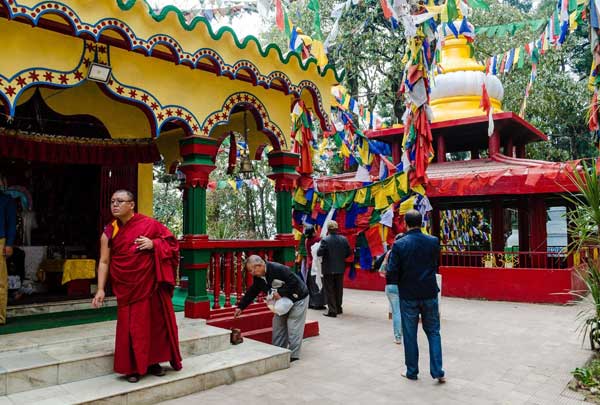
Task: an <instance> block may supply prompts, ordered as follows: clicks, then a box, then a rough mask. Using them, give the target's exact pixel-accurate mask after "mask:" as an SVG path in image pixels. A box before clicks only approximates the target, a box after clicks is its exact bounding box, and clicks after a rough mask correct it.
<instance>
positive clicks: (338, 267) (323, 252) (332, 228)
mask: <svg viewBox="0 0 600 405" xmlns="http://www.w3.org/2000/svg"><path fill="white" fill-rule="evenodd" d="M337 231H338V224H337V222H335V221H329V222H328V223H327V232H328V235H327V236H326V237H325V238H324V239H323V240H322V241H321V245H320V246H319V250H317V256H322V257H323V264H322V266H321V268H322V273H323V288H324V289H325V297H326V299H327V312H326V313H324V314H323V315H325V316H330V317H332V318H335V317H336V316H337V315H338V314H341V313H342V312H343V311H342V297H343V294H344V272H345V271H346V258H347V257H348V256H350V253H351V252H350V244H349V243H348V239H346V238H345V237H344V236H343V235H338V233H337Z"/></svg>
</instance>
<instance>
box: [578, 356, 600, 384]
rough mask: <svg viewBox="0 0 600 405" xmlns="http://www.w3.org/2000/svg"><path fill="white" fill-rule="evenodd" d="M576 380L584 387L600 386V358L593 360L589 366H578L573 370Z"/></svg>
mask: <svg viewBox="0 0 600 405" xmlns="http://www.w3.org/2000/svg"><path fill="white" fill-rule="evenodd" d="M572 374H573V377H575V380H577V382H578V383H579V384H580V385H581V386H583V387H584V388H588V389H589V388H592V387H599V386H600V359H594V360H592V361H591V362H590V363H589V364H588V365H587V366H585V367H582V368H579V367H578V368H576V369H575V370H574V371H573V372H572Z"/></svg>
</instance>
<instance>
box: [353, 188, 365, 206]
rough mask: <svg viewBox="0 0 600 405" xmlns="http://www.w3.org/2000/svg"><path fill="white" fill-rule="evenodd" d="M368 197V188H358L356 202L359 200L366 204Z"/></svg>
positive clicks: (355, 196) (360, 202)
mask: <svg viewBox="0 0 600 405" xmlns="http://www.w3.org/2000/svg"><path fill="white" fill-rule="evenodd" d="M366 199H367V189H366V188H359V189H358V190H356V194H355V195H354V201H355V202H357V203H359V204H364V203H365V200H366Z"/></svg>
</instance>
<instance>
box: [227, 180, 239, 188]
mask: <svg viewBox="0 0 600 405" xmlns="http://www.w3.org/2000/svg"><path fill="white" fill-rule="evenodd" d="M227 183H228V184H229V185H230V186H231V188H232V189H234V190H237V183H236V182H235V180H227Z"/></svg>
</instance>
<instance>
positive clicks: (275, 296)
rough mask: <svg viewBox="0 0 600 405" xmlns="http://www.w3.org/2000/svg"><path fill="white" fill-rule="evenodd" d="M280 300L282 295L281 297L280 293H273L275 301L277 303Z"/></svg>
mask: <svg viewBox="0 0 600 405" xmlns="http://www.w3.org/2000/svg"><path fill="white" fill-rule="evenodd" d="M280 298H281V295H279V293H278V292H277V291H275V292H274V293H273V299H274V300H275V301H277V300H278V299H280Z"/></svg>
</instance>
